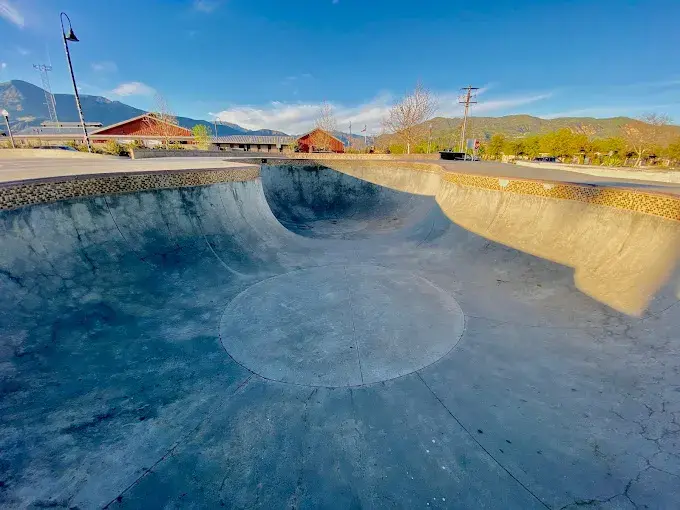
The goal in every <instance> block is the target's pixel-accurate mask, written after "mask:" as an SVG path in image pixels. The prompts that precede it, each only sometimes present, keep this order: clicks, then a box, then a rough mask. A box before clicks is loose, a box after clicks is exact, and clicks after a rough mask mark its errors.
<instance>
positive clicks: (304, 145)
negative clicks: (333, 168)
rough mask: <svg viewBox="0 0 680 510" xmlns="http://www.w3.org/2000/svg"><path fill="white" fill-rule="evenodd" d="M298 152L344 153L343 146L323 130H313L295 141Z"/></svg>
mask: <svg viewBox="0 0 680 510" xmlns="http://www.w3.org/2000/svg"><path fill="white" fill-rule="evenodd" d="M297 145H298V150H299V151H300V152H345V144H344V143H342V140H339V139H338V138H336V137H334V136H333V135H331V134H330V133H328V132H327V131H324V130H323V129H318V128H317V129H314V130H312V131H310V132H309V133H307V134H305V135H302V136H301V137H300V138H298V139H297Z"/></svg>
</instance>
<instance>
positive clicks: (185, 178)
mask: <svg viewBox="0 0 680 510" xmlns="http://www.w3.org/2000/svg"><path fill="white" fill-rule="evenodd" d="M354 161H356V160H354ZM354 161H351V160H344V161H343V160H341V159H337V160H335V161H333V162H332V163H331V161H329V160H326V161H325V162H324V161H323V160H318V161H315V160H311V159H310V160H297V161H295V160H288V159H277V158H271V159H269V158H268V162H267V163H268V164H283V165H285V164H292V165H305V166H307V165H310V164H316V165H319V166H330V167H331V168H332V166H333V164H335V165H338V164H340V165H341V164H342V163H343V162H347V163H353V162H354ZM242 162H243V163H245V161H242ZM324 163H326V164H324ZM363 163H366V161H363ZM371 163H372V164H378V165H384V164H385V163H386V162H385V161H380V162H377V161H376V162H371ZM391 163H392V164H394V163H396V162H391ZM399 165H400V166H402V165H403V166H406V167H408V168H410V169H412V170H414V171H420V172H429V173H438V174H440V175H441V178H442V179H443V180H445V181H448V182H451V183H453V184H457V185H461V186H467V187H474V188H481V189H487V190H494V191H503V192H509V193H516V194H522V195H533V196H541V197H547V198H555V199H562V200H573V201H578V202H583V203H588V204H594V205H603V206H608V207H614V208H617V209H623V210H629V211H634V212H639V213H643V214H650V215H653V216H658V217H661V218H665V219H669V220H674V221H680V198H679V197H674V196H672V195H663V194H653V193H645V192H641V191H637V190H630V189H617V188H608V187H601V186H584V185H578V184H568V183H560V182H548V181H533V180H527V179H517V178H509V177H508V178H502V177H491V176H484V175H475V174H462V173H453V172H450V171H447V170H445V169H444V168H443V167H441V166H439V165H437V164H436V163H416V162H408V161H400V162H399ZM259 176H260V168H259V167H257V166H249V167H235V168H226V169H222V168H220V169H200V170H174V171H173V170H169V171H168V170H166V171H161V172H154V171H150V172H139V173H127V174H126V173H117V174H96V175H91V174H90V175H81V176H72V177H70V178H51V179H40V180H32V181H26V182H14V183H5V184H2V185H0V210H12V209H17V208H20V207H25V206H29V205H35V204H42V203H50V202H56V201H59V200H67V199H71V198H81V197H88V196H101V195H110V194H119V193H132V192H136V191H149V190H154V189H168V188H182V187H191V186H205V185H210V184H217V183H219V182H235V181H241V182H242V181H249V180H253V179H256V178H258V177H259Z"/></svg>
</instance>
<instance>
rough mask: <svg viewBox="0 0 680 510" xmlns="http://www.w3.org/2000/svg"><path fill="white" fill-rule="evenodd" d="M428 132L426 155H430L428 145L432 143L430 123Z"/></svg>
mask: <svg viewBox="0 0 680 510" xmlns="http://www.w3.org/2000/svg"><path fill="white" fill-rule="evenodd" d="M427 127H428V132H427V153H428V154H429V153H430V143H431V142H432V122H430V123H429V124H428V125H427Z"/></svg>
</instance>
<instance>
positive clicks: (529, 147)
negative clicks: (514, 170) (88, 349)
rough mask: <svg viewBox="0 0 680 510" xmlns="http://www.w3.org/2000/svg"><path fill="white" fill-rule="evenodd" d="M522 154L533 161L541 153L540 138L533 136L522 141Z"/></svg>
mask: <svg viewBox="0 0 680 510" xmlns="http://www.w3.org/2000/svg"><path fill="white" fill-rule="evenodd" d="M522 145H523V149H524V154H525V155H526V156H528V157H529V158H530V159H534V158H535V157H537V156H538V155H539V154H540V153H541V136H540V135H534V136H529V137H527V138H525V139H524V142H523V144H522Z"/></svg>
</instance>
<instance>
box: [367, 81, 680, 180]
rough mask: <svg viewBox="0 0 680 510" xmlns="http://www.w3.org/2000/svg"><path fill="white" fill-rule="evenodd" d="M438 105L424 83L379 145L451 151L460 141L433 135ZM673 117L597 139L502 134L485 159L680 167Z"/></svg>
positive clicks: (581, 133) (395, 110)
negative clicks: (671, 132) (672, 130)
mask: <svg viewBox="0 0 680 510" xmlns="http://www.w3.org/2000/svg"><path fill="white" fill-rule="evenodd" d="M436 109H437V104H436V100H435V98H434V96H433V95H432V94H431V93H430V92H429V91H428V90H427V89H425V88H424V87H423V86H422V85H420V84H418V85H416V88H415V89H414V91H413V92H411V93H410V94H407V95H406V96H405V97H404V98H403V99H402V100H401V101H399V102H398V103H397V104H395V105H394V106H393V107H392V108H391V109H390V111H389V113H388V115H387V117H386V118H385V119H384V120H383V129H384V133H385V134H386V135H387V136H382V137H380V138H379V149H381V150H382V151H385V152H392V153H406V154H410V153H416V154H418V153H419V154H424V153H431V152H437V151H440V150H445V149H449V148H451V147H452V146H455V145H457V142H458V141H459V140H447V139H442V138H441V137H437V136H433V133H432V131H431V129H428V126H429V124H428V121H429V120H430V119H431V118H432V117H433V116H434V113H435V112H436ZM670 125H671V119H670V118H669V117H668V116H666V115H660V114H655V113H650V114H645V115H643V116H642V117H640V118H639V119H636V120H633V121H631V122H629V123H628V124H626V125H624V126H622V128H621V134H620V135H619V136H613V137H607V138H598V137H596V136H595V135H594V130H591V129H589V128H588V126H579V127H574V128H562V129H559V130H556V131H552V132H549V133H545V134H535V135H529V136H524V137H521V138H512V137H508V136H505V135H503V134H500V133H497V134H494V135H492V136H491V137H490V138H489V139H487V140H481V147H480V149H479V153H478V155H479V156H480V157H481V158H482V159H489V160H507V159H517V158H519V159H535V158H538V157H554V158H556V159H557V160H558V161H560V162H564V163H580V164H592V165H608V166H642V165H643V164H644V165H661V166H667V167H668V166H677V165H680V136H678V135H675V137H672V136H669V126H670Z"/></svg>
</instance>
